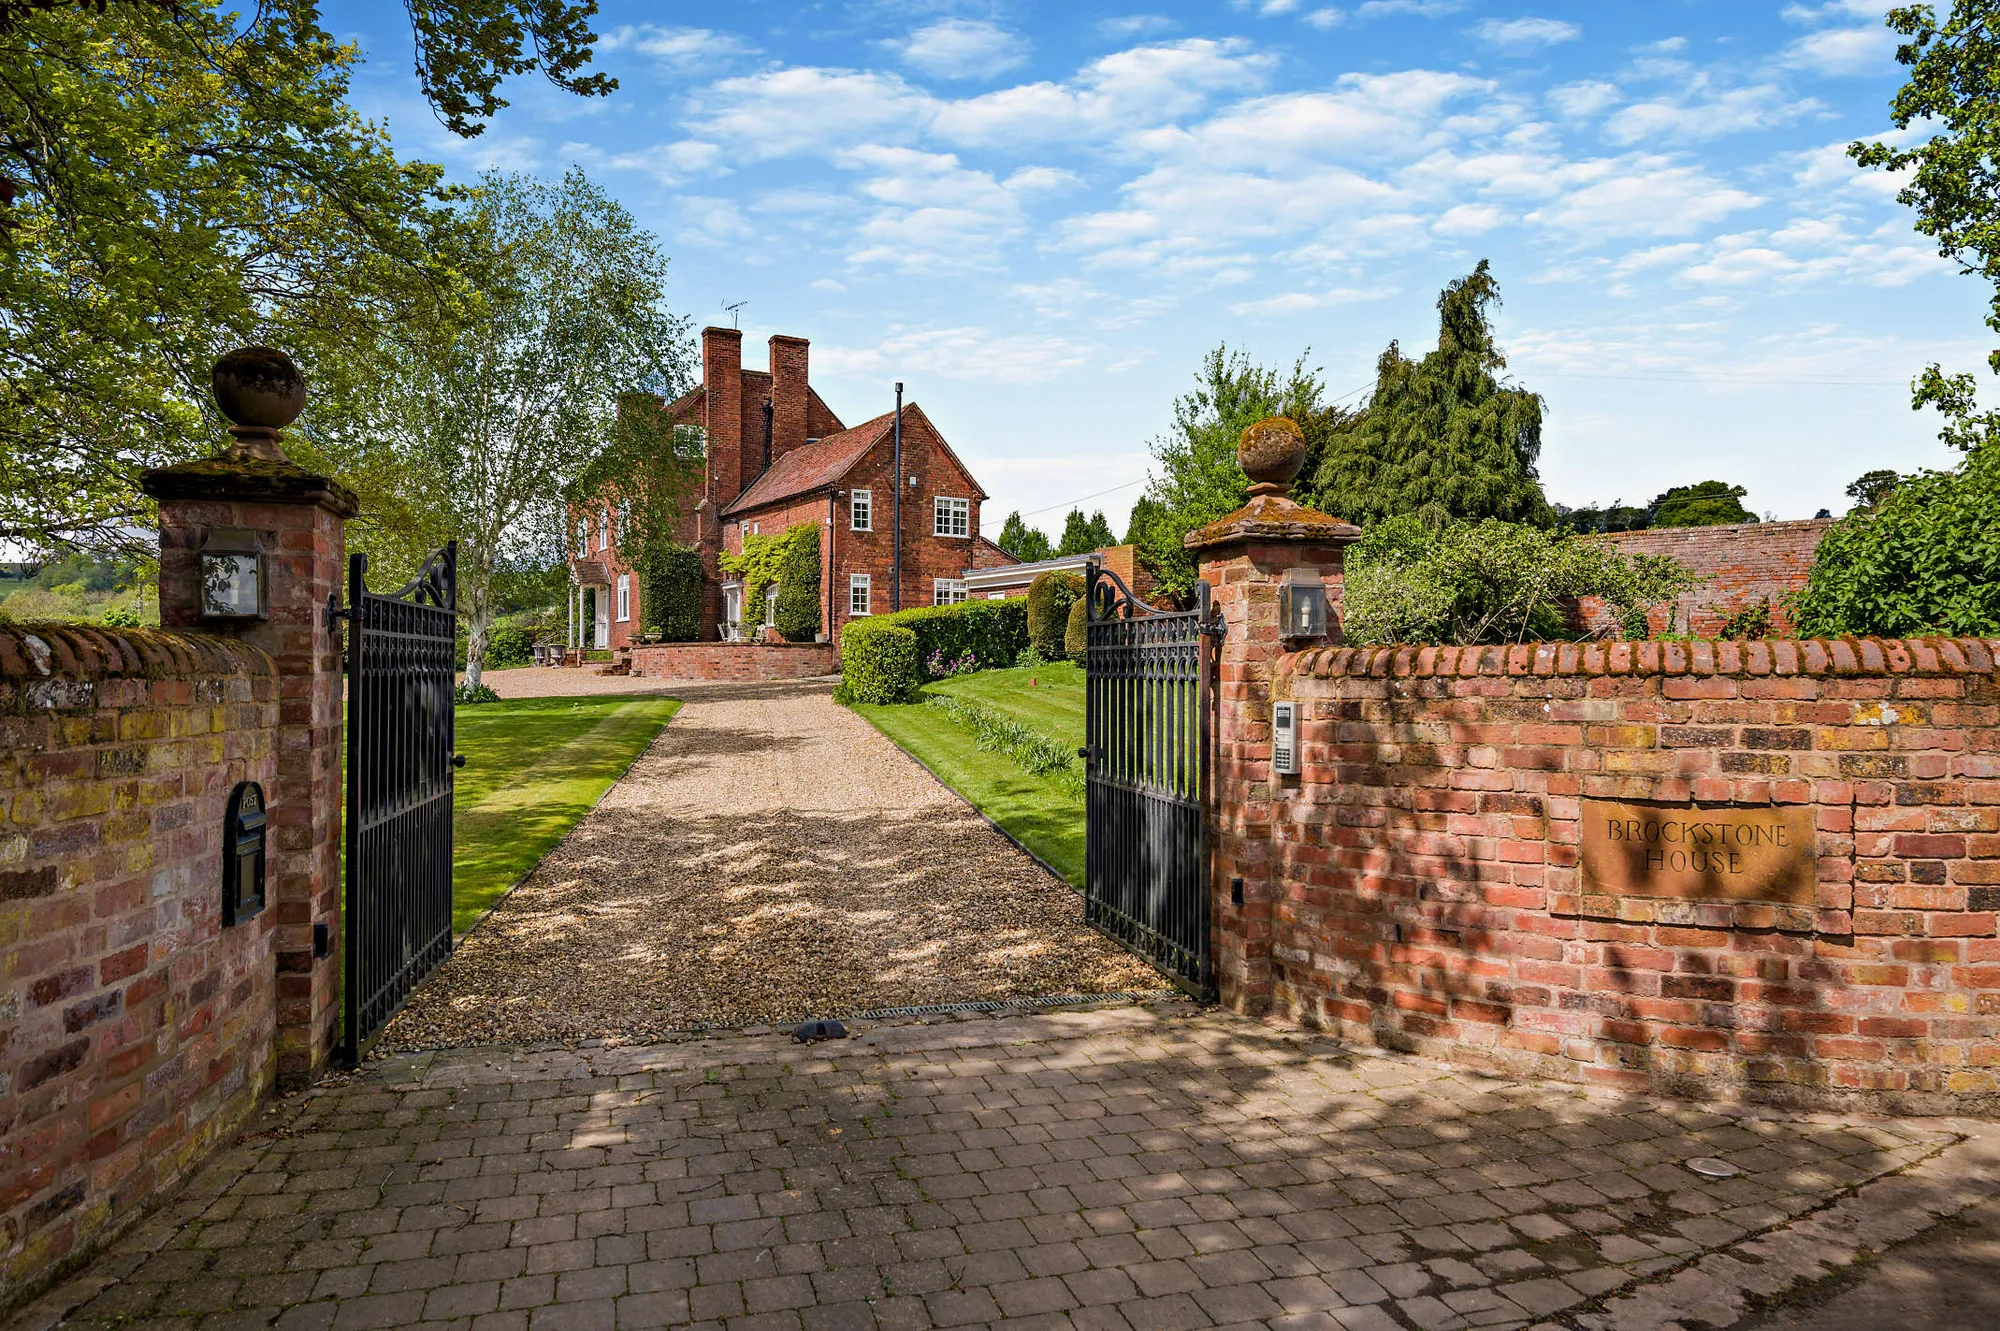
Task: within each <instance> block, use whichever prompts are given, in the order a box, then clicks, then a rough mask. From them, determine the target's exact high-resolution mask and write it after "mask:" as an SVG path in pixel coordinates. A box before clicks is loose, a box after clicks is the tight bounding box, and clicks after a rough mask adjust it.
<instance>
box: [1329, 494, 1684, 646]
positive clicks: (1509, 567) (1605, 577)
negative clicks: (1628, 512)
mask: <svg viewBox="0 0 2000 1331" xmlns="http://www.w3.org/2000/svg"><path fill="white" fill-rule="evenodd" d="M1699 581H1700V579H1699V578H1697V577H1696V576H1695V575H1694V574H1693V573H1692V572H1690V571H1689V570H1688V569H1687V568H1686V567H1685V566H1683V565H1682V564H1680V563H1679V562H1677V561H1675V560H1673V559H1671V558H1668V557H1666V556H1664V555H1640V556H1638V557H1636V558H1631V559H1628V558H1626V557H1625V556H1623V555H1621V554H1619V553H1618V552H1617V551H1616V550H1613V549H1610V548H1608V547H1606V546H1602V545H1599V544H1596V543H1594V542H1590V541H1583V540H1578V539H1576V538H1575V537H1574V536H1572V535H1570V534H1569V533H1566V532H1561V531H1554V532H1551V531H1547V530H1544V529H1542V528H1540V527H1533V526H1529V525H1527V524H1525V523H1514V522H1503V521H1501V520H1499V519H1497V518H1488V519H1486V520H1485V521H1483V522H1477V523H1469V522H1457V521H1452V520H1446V521H1444V522H1442V523H1436V524H1432V523H1427V522H1425V521H1423V520H1421V519H1419V518H1417V517H1415V516H1411V515H1405V516H1401V517H1394V518H1389V519H1387V520H1386V521H1383V522H1380V523H1377V524H1376V525H1375V526H1374V527H1373V528H1371V529H1370V530H1369V532H1368V534H1367V535H1366V536H1364V537H1362V538H1361V540H1360V541H1358V542H1356V543H1355V544H1354V545H1353V546H1352V547H1351V548H1350V549H1349V551H1348V554H1347V560H1346V576H1345V578H1344V581H1343V587H1342V594H1341V600H1342V627H1343V629H1344V630H1345V632H1346V636H1347V638H1348V640H1349V641H1350V642H1356V643H1387V642H1441V643H1482V642H1527V641H1537V640H1549V639H1563V638H1575V637H1579V636H1581V633H1582V630H1581V629H1580V628H1579V627H1578V626H1576V625H1575V624H1573V623H1572V622H1571V621H1570V617H1569V614H1568V611H1567V608H1566V607H1567V605H1568V603H1570V602H1572V601H1574V599H1575V598H1577V597H1582V596H1595V597H1600V598H1602V599H1603V600H1604V601H1605V602H1606V603H1607V604H1608V605H1609V606H1610V607H1611V610H1612V613H1613V615H1614V616H1615V617H1616V618H1617V619H1618V622H1619V623H1620V625H1621V626H1622V627H1623V628H1624V630H1625V632H1626V633H1627V634H1628V635H1630V636H1634V637H1644V636H1645V635H1646V627H1645V626H1646V613H1647V611H1648V609H1649V608H1650V607H1652V606H1655V605H1659V604H1661V603H1662V602H1667V601H1671V600H1673V599H1674V598H1675V597H1677V596H1679V595H1680V594H1681V593H1682V592H1684V591H1686V590H1688V589H1689V588H1690V587H1693V586H1695V585H1696V584H1697V583H1698V582H1699Z"/></svg>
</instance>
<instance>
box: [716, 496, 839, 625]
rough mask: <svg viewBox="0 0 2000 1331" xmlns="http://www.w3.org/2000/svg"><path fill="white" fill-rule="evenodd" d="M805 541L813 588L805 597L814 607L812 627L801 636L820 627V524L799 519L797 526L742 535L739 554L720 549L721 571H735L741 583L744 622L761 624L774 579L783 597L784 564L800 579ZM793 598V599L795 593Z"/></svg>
mask: <svg viewBox="0 0 2000 1331" xmlns="http://www.w3.org/2000/svg"><path fill="white" fill-rule="evenodd" d="M808 545H809V546H810V547H811V550H812V554H811V556H810V558H811V571H812V582H813V591H812V593H811V594H810V595H809V596H808V597H807V599H808V600H809V601H811V602H812V604H813V606H814V607H815V608H814V610H813V614H812V618H813V621H814V622H813V625H812V627H811V628H808V629H806V630H805V633H804V636H805V637H811V636H812V635H813V634H815V633H817V632H818V631H819V623H818V620H819V611H818V609H817V606H818V600H819V526H818V524H816V523H811V522H801V523H799V524H797V525H796V526H792V527H788V528H786V529H785V530H784V531H783V532H776V533H771V534H768V535H767V534H764V533H761V532H760V533H754V534H751V535H747V536H745V537H744V538H743V552H742V553H741V554H735V555H732V554H729V553H727V552H726V551H725V552H724V553H723V556H722V569H723V572H725V573H730V574H734V575H735V576H736V577H737V578H739V579H741V580H742V583H743V621H744V623H746V624H761V623H762V622H763V621H764V596H765V593H766V592H768V591H769V590H770V588H771V586H772V584H773V583H779V584H781V585H780V588H779V596H780V601H781V604H782V602H783V600H784V589H783V586H782V582H783V580H784V578H785V571H786V567H787V565H788V564H790V565H793V566H794V567H795V569H796V570H798V571H795V572H794V574H793V580H794V581H795V582H796V581H797V580H798V579H799V576H800V573H801V572H802V571H803V570H804V569H805V567H806V558H807V557H806V555H805V547H807V546H808ZM792 599H793V601H794V602H796V599H797V598H796V593H795V594H794V596H793V598H792ZM792 619H793V622H794V624H795V625H796V623H797V616H796V615H794V616H793V617H792ZM784 627H785V626H784V625H783V624H780V625H779V631H780V632H784ZM785 636H786V637H787V638H792V637H793V635H792V634H790V633H786V634H785ZM793 640H794V641H796V640H797V639H796V638H793Z"/></svg>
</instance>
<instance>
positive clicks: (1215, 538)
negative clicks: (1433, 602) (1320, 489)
mask: <svg viewBox="0 0 2000 1331" xmlns="http://www.w3.org/2000/svg"><path fill="white" fill-rule="evenodd" d="M1305 458H1306V437H1305V432H1304V431H1302V430H1300V429H1299V427H1298V423H1297V422H1296V421H1293V420H1290V419H1288V418H1286V417H1284V416H1268V417H1266V418H1265V419H1263V420H1261V421H1258V422H1257V423H1256V424H1255V425H1252V426H1250V427H1249V428H1247V429H1246V430H1244V431H1243V433H1242V434H1240V435H1238V436H1237V439H1236V461H1237V464H1238V465H1239V466H1241V467H1242V468H1243V474H1244V475H1245V476H1247V477H1249V478H1250V502H1249V503H1247V504H1245V505H1244V506H1243V507H1242V508H1239V509H1237V510H1236V511H1235V512H1234V513H1231V514H1230V515H1229V516H1228V517H1226V518H1222V519H1220V520H1218V521H1216V522H1211V523H1209V524H1208V525H1207V526H1206V527H1197V528H1195V529H1194V530H1193V531H1191V532H1189V533H1188V534H1187V535H1186V536H1185V537H1183V538H1182V539H1181V544H1183V545H1185V546H1186V547H1187V548H1188V549H1190V550H1200V549H1204V548H1206V547H1208V546H1211V545H1224V544H1227V543H1229V542H1231V541H1283V542H1288V543H1297V544H1306V545H1351V544H1352V543H1354V542H1355V541H1358V540H1360V539H1361V528H1359V527H1357V526H1355V525H1354V524H1353V523H1351V522H1344V521H1342V520H1341V519H1339V518H1336V517H1332V516H1330V515H1328V514H1325V513H1321V512H1320V511H1319V510H1317V509H1312V508H1307V507H1306V506H1305V505H1304V504H1300V503H1296V502H1294V501H1293V500H1292V499H1291V498H1289V497H1288V496H1287V494H1286V491H1287V490H1289V489H1290V488H1291V482H1292V478H1293V477H1294V476H1297V475H1298V474H1299V468H1300V467H1302V466H1304V465H1305Z"/></svg>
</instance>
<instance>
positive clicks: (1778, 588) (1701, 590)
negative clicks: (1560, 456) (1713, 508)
mask: <svg viewBox="0 0 2000 1331" xmlns="http://www.w3.org/2000/svg"><path fill="white" fill-rule="evenodd" d="M1836 521H1838V519H1836V518H1805V519H1801V520H1798V521H1794V522H1733V523H1725V524H1722V525H1719V526H1714V527H1654V528H1650V529H1648V530H1646V531H1619V532H1604V533H1601V534H1599V535H1595V536H1586V537H1584V538H1583V539H1584V540H1587V541H1595V542H1598V543H1600V544H1603V545H1608V546H1611V547H1613V548H1614V549H1616V550H1617V551H1618V552H1619V553H1620V554H1623V555H1627V556H1630V555H1672V556H1673V557H1674V558H1675V559H1678V560H1680V561H1681V563H1683V564H1686V565H1687V566H1688V567H1689V568H1691V569H1693V570H1694V571H1695V572H1696V573H1702V574H1706V575H1708V578H1709V581H1708V582H1707V583H1705V584H1703V585H1702V586H1700V587H1697V588H1695V589H1694V590H1693V591H1691V592H1688V593H1686V594H1685V595H1683V596H1682V597H1681V598H1680V600H1679V602H1678V603H1677V608H1678V611H1679V613H1678V615H1677V616H1676V617H1675V618H1676V622H1675V624H1674V626H1673V630H1672V631H1673V632H1676V633H1693V634H1698V635H1699V634H1708V635H1711V636H1712V635H1713V634H1714V633H1715V632H1716V631H1717V630H1719V629H1720V628H1721V627H1722V625H1723V623H1724V621H1726V620H1727V619H1728V618H1729V617H1730V616H1731V615H1733V614H1735V613H1736V612H1737V611H1739V610H1745V609H1748V608H1749V607H1751V606H1754V605H1756V604H1757V602H1758V601H1760V600H1764V599H1769V601H1770V602H1771V614H1772V620H1771V631H1772V632H1773V633H1789V632H1791V631H1792V630H1793V628H1794V627H1795V626H1794V625H1793V624H1792V621H1791V615H1790V613H1789V611H1788V610H1787V608H1786V606H1785V605H1784V599H1785V598H1786V597H1787V596H1790V595H1791V594H1792V593H1793V592H1796V591H1798V590H1799V589H1801V588H1802V587H1804V586H1805V585H1806V575H1807V574H1808V573H1810V572H1811V571H1812V563H1813V555H1814V554H1815V553H1816V552H1817V551H1818V550H1819V543H1820V538H1821V537H1823V536H1825V535H1826V529H1827V528H1828V527H1831V526H1832V525H1833V524H1834V523H1835V522H1836ZM1576 618H1577V622H1578V623H1579V624H1580V625H1582V626H1583V627H1585V628H1589V629H1607V628H1613V627H1616V626H1615V624H1614V623H1613V621H1612V617H1611V612H1610V611H1609V610H1608V609H1606V608H1605V605H1604V602H1602V601H1600V600H1598V599H1597V598H1596V597H1594V596H1588V597H1584V598H1583V599H1582V600H1581V601H1579V602H1578V603H1577V607H1576ZM1667 618H1668V611H1667V610H1666V609H1665V608H1662V609H1660V610H1656V611H1654V613H1653V619H1652V630H1653V632H1655V633H1665V632H1667V631H1668V626H1667Z"/></svg>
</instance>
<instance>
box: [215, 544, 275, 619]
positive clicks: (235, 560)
mask: <svg viewBox="0 0 2000 1331" xmlns="http://www.w3.org/2000/svg"><path fill="white" fill-rule="evenodd" d="M201 615H202V618H203V619H262V618H263V617H264V553H263V551H262V550H261V549H260V548H259V547H258V544H257V534H256V533H255V532H251V531H245V530H243V529H242V528H241V527H210V528H209V529H208V535H207V536H206V537H205V538H203V540H202V543H201Z"/></svg>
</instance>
